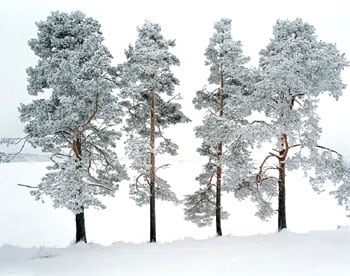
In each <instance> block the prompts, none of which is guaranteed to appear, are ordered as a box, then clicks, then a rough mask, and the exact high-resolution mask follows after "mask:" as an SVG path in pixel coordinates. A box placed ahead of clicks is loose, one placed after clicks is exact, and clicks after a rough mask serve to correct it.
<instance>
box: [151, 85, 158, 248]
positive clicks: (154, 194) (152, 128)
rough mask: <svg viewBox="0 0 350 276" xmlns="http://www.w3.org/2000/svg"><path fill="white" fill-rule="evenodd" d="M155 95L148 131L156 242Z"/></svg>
mask: <svg viewBox="0 0 350 276" xmlns="http://www.w3.org/2000/svg"><path fill="white" fill-rule="evenodd" d="M155 101H156V100H155V96H154V92H152V95H151V122H150V124H151V133H150V147H151V153H150V242H156V241H157V238H156V189H155V178H156V175H155V154H154V149H155Z"/></svg>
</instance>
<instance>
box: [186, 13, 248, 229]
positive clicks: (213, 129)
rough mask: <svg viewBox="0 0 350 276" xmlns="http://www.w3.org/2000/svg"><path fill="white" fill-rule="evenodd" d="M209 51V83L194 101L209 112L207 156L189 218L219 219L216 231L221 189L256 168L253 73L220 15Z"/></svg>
mask: <svg viewBox="0 0 350 276" xmlns="http://www.w3.org/2000/svg"><path fill="white" fill-rule="evenodd" d="M214 28H215V32H214V34H213V36H212V37H211V38H210V42H209V45H208V47H207V49H206V51H205V57H206V62H205V64H206V65H208V66H210V76H209V78H208V82H209V87H210V90H209V89H208V88H206V87H205V88H204V89H202V90H200V91H198V92H197V96H196V97H195V98H194V100H193V103H194V105H195V107H196V108H197V109H199V110H201V109H203V110H204V111H206V114H205V117H204V120H203V124H202V125H200V126H198V127H196V129H195V131H196V136H197V137H199V138H201V139H202V140H203V142H202V145H201V147H200V148H199V149H198V151H199V153H200V154H201V155H203V156H206V157H207V158H208V163H207V164H205V166H204V168H203V173H201V174H200V175H199V176H198V177H197V180H198V181H199V185H200V187H199V190H197V191H196V192H195V193H194V194H191V195H186V196H185V203H184V204H185V218H186V219H188V220H191V221H193V222H194V223H196V224H197V225H199V226H204V225H210V224H211V223H212V220H213V218H214V217H215V221H216V233H217V235H218V236H221V235H222V229H221V219H224V218H227V216H228V213H227V212H225V211H223V210H222V206H221V194H222V191H226V192H229V191H233V190H234V189H235V188H237V187H238V185H239V184H240V183H241V182H242V181H243V180H244V179H245V178H247V176H248V175H249V173H250V172H251V169H252V165H251V160H250V153H249V150H248V148H249V146H250V145H251V143H252V142H254V139H255V137H254V136H249V135H250V134H251V131H250V130H249V129H250V126H249V122H248V120H247V117H248V116H249V115H250V114H251V110H252V109H251V103H250V100H251V98H250V96H249V95H250V94H251V92H252V91H251V87H250V82H251V80H250V78H251V72H250V70H248V69H247V68H246V67H245V65H246V63H247V62H248V61H249V58H248V57H245V56H244V55H243V52H242V49H241V47H242V46H241V43H240V42H239V41H234V40H233V39H232V35H231V20H230V19H226V18H224V19H221V20H220V21H218V22H216V23H215V25H214Z"/></svg>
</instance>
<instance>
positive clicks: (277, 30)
mask: <svg viewBox="0 0 350 276" xmlns="http://www.w3.org/2000/svg"><path fill="white" fill-rule="evenodd" d="M273 35H274V36H273V38H272V39H271V41H270V43H269V44H268V45H267V47H266V49H263V50H261V52H260V80H259V81H258V82H257V84H256V91H255V97H256V105H255V107H256V108H257V109H258V110H259V111H263V112H264V113H265V115H266V116H267V117H268V118H269V119H270V125H269V128H268V132H269V134H270V136H271V137H275V138H276V141H277V143H276V144H277V148H276V149H275V152H271V153H270V154H269V156H268V157H267V158H266V159H265V160H264V162H263V163H262V165H261V167H260V172H259V175H258V177H259V179H258V180H259V181H258V182H259V183H258V184H259V185H260V186H261V187H263V185H264V179H269V177H267V178H266V177H265V176H263V175H262V174H263V173H265V172H267V171H272V170H273V169H276V163H271V161H272V160H278V161H279V165H278V166H279V167H280V168H281V166H282V167H283V166H286V167H287V169H290V170H291V169H297V168H303V169H304V170H305V171H306V172H307V171H309V170H310V169H311V168H314V169H315V177H313V178H311V179H310V180H311V183H312V185H313V187H314V188H315V189H318V190H319V189H321V186H320V185H321V184H322V183H323V182H324V181H325V180H326V179H330V180H332V181H334V182H338V181H343V180H345V181H347V180H346V178H347V176H346V173H344V172H345V170H346V166H345V164H344V162H343V160H342V158H340V157H339V156H340V155H339V154H337V153H336V152H334V151H332V150H331V149H329V148H326V147H323V146H320V145H319V144H318V142H319V138H320V135H321V128H320V127H319V116H318V115H317V106H318V97H319V96H320V95H321V94H322V93H328V94H329V95H330V96H333V97H334V98H335V99H338V98H339V97H340V96H341V95H342V89H343V88H344V87H345V85H344V84H343V82H342V80H341V71H342V70H343V69H344V68H345V67H346V66H348V65H349V62H348V61H347V60H346V58H345V56H344V54H341V53H339V51H338V50H337V48H336V46H335V44H331V43H325V42H323V41H319V40H317V37H316V35H315V28H314V27H313V26H311V25H310V24H307V23H304V22H303V21H302V20H301V19H296V20H294V21H289V20H278V21H277V23H276V25H275V26H274V28H273ZM283 137H285V138H283ZM281 138H283V141H282V143H281V144H280V139H281ZM283 146H287V148H283ZM283 155H284V156H283ZM275 184H276V185H277V182H276V183H275Z"/></svg>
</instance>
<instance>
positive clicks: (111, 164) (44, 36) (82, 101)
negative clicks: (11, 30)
mask: <svg viewBox="0 0 350 276" xmlns="http://www.w3.org/2000/svg"><path fill="white" fill-rule="evenodd" d="M37 26H38V37H37V38H35V39H32V40H30V41H29V46H30V47H31V49H32V50H33V51H34V53H35V54H36V55H37V56H38V57H39V60H38V63H37V64H36V66H35V67H30V68H28V70H27V73H28V82H29V85H28V93H29V94H30V95H32V96H36V97H38V98H39V99H36V100H33V101H32V102H31V103H29V104H21V106H20V108H19V112H20V118H21V120H22V122H24V123H25V124H26V126H25V129H24V131H25V133H26V134H27V137H26V139H27V141H28V142H29V143H30V144H31V145H32V146H33V147H39V148H41V149H42V151H44V152H47V153H50V154H51V160H52V162H53V165H52V166H50V167H48V169H49V172H48V173H47V174H46V176H45V177H43V178H42V181H41V183H40V184H39V185H38V187H37V188H36V189H34V190H33V191H32V192H31V194H32V195H34V196H35V198H36V199H41V198H42V197H43V196H44V195H49V196H50V197H51V198H52V200H53V204H54V206H55V207H65V208H67V209H69V210H71V211H72V212H73V213H74V214H75V219H76V242H79V241H85V242H86V231H85V223H84V210H85V209H87V208H88V207H90V206H93V207H96V208H103V207H104V205H103V204H102V202H101V201H100V197H98V196H102V195H111V196H113V195H114V193H115V191H116V190H117V188H118V183H119V182H120V181H121V180H123V179H126V178H127V175H126V171H125V169H124V167H123V166H121V164H120V163H119V161H118V157H117V155H116V153H115V150H114V148H115V147H116V144H115V141H116V140H117V139H119V138H120V132H118V131H116V130H115V128H114V127H115V125H116V124H119V123H121V116H122V115H123V113H122V111H121V110H120V108H119V107H118V104H117V98H116V96H115V95H113V93H112V90H113V89H114V88H115V82H114V81H113V79H112V75H113V74H111V73H112V72H113V71H114V69H113V67H111V65H110V62H111V59H112V56H111V54H110V52H109V51H108V50H107V48H106V47H105V46H103V45H102V41H103V37H102V35H101V30H100V24H99V23H98V22H97V21H95V20H94V19H92V18H89V17H86V16H85V15H84V14H83V13H81V12H79V11H77V12H73V13H71V14H67V13H61V12H53V13H52V14H51V15H50V16H49V17H47V19H46V21H41V22H38V23H37ZM40 94H43V97H42V98H40V97H39V96H40Z"/></svg>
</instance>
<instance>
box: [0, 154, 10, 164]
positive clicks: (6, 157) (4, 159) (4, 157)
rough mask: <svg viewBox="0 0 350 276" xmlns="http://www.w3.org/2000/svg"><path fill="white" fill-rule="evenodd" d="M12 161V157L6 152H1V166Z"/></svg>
mask: <svg viewBox="0 0 350 276" xmlns="http://www.w3.org/2000/svg"><path fill="white" fill-rule="evenodd" d="M9 161H10V156H9V155H8V154H6V153H4V152H0V164H1V163H6V162H9Z"/></svg>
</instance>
